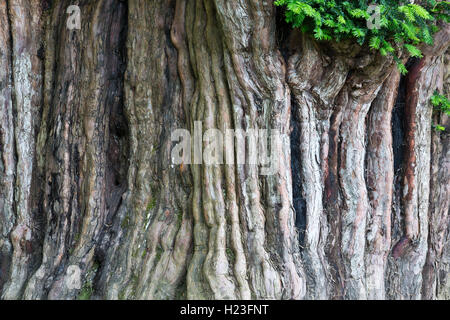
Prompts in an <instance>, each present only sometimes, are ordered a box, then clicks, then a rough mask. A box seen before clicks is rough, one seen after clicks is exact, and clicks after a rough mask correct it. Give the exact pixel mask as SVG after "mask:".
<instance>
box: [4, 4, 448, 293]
mask: <svg viewBox="0 0 450 320" xmlns="http://www.w3.org/2000/svg"><path fill="white" fill-rule="evenodd" d="M71 5H75V6H79V8H80V11H81V28H80V29H77V28H75V29H72V28H69V27H68V19H70V18H71V16H70V13H67V9H68V7H69V6H71ZM0 24H1V25H2V29H1V30H0V106H1V108H0V230H1V235H0V293H1V297H2V299H76V298H80V299H438V298H439V299H448V298H449V297H450V277H449V271H450V235H449V223H450V221H449V216H448V211H449V194H450V187H449V185H450V174H449V169H450V162H449V161H450V151H449V143H450V141H449V135H448V132H444V133H438V132H436V131H434V130H433V129H432V123H442V124H443V125H445V126H447V127H448V118H447V116H445V115H443V114H439V113H438V112H433V108H432V106H431V104H430V102H429V100H430V97H431V95H432V94H433V93H434V91H435V90H438V91H440V92H441V93H444V94H446V95H447V96H448V94H449V90H450V69H449V67H448V65H449V64H448V59H449V54H448V52H447V53H446V50H447V48H448V45H449V43H450V31H449V28H448V26H444V27H443V29H442V30H441V31H440V32H439V33H438V34H437V35H436V41H435V43H436V44H435V45H434V46H432V47H427V48H424V50H423V51H424V53H425V56H424V57H423V58H422V59H420V60H419V59H409V61H408V64H407V65H408V69H409V73H408V74H407V75H406V76H400V74H399V72H398V70H397V67H396V64H395V62H394V61H393V59H392V58H389V57H383V56H381V55H378V54H375V53H374V52H373V51H369V50H368V49H366V48H364V47H360V46H358V45H356V44H353V43H351V42H342V43H339V44H337V43H330V42H327V43H320V42H317V41H314V40H312V39H311V38H310V37H309V36H307V35H303V34H301V33H299V32H298V31H297V30H291V28H290V27H289V26H287V25H286V24H285V23H284V22H283V17H282V12H277V11H276V9H275V7H274V5H273V3H272V1H258V0H242V1H227V0H167V1H148V0H128V1H121V0H97V1H89V0H61V1H51V0H28V1H25V0H6V1H2V2H0ZM402 59H403V60H404V61H407V60H408V57H407V56H404V57H402ZM199 123H201V125H202V128H203V131H206V130H208V129H215V128H217V129H219V130H220V131H221V132H225V131H226V130H227V129H242V130H247V131H248V130H251V129H267V130H269V132H272V133H273V132H279V133H280V134H281V135H280V137H281V140H280V141H279V142H278V143H275V142H274V141H271V142H270V143H269V145H268V146H267V148H268V149H270V150H271V151H272V152H275V154H277V155H278V156H277V159H276V160H277V163H278V170H276V172H275V174H268V175H263V174H261V173H262V169H263V168H262V167H261V166H258V165H254V164H250V163H248V162H246V164H240V163H239V162H238V159H239V158H241V157H244V158H245V159H248V157H249V154H250V153H251V150H252V148H255V146H253V145H252V144H251V143H248V144H246V147H245V149H243V150H242V149H240V148H239V146H237V144H234V145H233V148H232V149H228V150H225V152H226V153H227V154H229V155H231V158H233V159H234V160H235V161H234V164H226V165H207V164H205V163H203V164H198V161H197V162H194V163H193V164H189V163H181V164H175V163H174V162H173V156H172V149H173V147H174V145H175V142H174V141H172V133H173V132H174V131H175V130H177V129H187V130H189V131H190V132H191V133H192V134H193V133H194V131H195V130H196V128H197V125H198V124H199ZM202 134H203V132H201V133H200V135H202ZM193 135H194V134H193ZM196 147H198V146H194V149H195V148H196ZM202 147H203V149H206V148H207V147H208V143H207V142H206V141H204V142H203V146H202ZM256 148H260V147H259V146H258V147H256ZM193 157H196V155H194V156H193ZM188 160H190V159H188ZM197 160H198V159H197ZM272 160H273V159H272Z"/></svg>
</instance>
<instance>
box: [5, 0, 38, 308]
mask: <svg viewBox="0 0 450 320" xmlns="http://www.w3.org/2000/svg"><path fill="white" fill-rule="evenodd" d="M5 15H6V17H5ZM2 19H3V22H4V23H5V24H4V25H6V26H7V27H6V29H5V31H4V32H2V33H3V35H2V42H3V43H2V48H3V49H2V50H4V51H5V52H4V56H3V58H2V61H4V62H3V64H10V66H6V65H4V66H5V71H6V73H5V76H4V77H5V78H4V80H3V79H2V81H5V84H6V85H7V84H8V82H9V83H10V85H11V88H12V89H11V92H5V93H6V96H5V97H6V101H5V102H6V103H5V105H4V107H2V111H1V112H2V114H3V113H4V117H5V120H6V121H8V122H9V123H5V124H6V125H8V127H6V128H5V133H6V134H5V139H6V140H5V141H4V142H3V143H4V145H5V146H6V148H5V150H2V153H3V157H4V160H3V161H4V164H5V169H6V171H5V173H6V174H5V182H6V183H7V185H6V189H5V191H6V193H7V197H6V198H5V200H6V202H5V204H6V206H7V207H5V208H4V210H5V211H4V216H5V218H6V219H5V227H6V228H7V230H5V231H6V232H10V234H9V240H10V241H11V242H10V244H6V243H7V240H6V241H5V247H4V248H8V247H11V246H12V255H11V257H10V258H6V259H5V260H4V261H5V266H4V267H2V269H3V270H5V269H9V270H8V273H9V276H8V279H9V280H8V281H7V282H6V283H5V284H4V288H3V295H2V297H3V298H4V299H14V298H15V299H17V298H19V297H20V296H21V294H22V290H23V286H24V284H25V282H26V280H27V278H28V276H29V271H30V270H29V269H30V265H31V264H32V262H33V257H32V256H33V251H34V248H33V246H34V244H35V242H36V241H37V235H36V233H37V232H36V229H35V227H36V224H35V218H34V215H35V214H36V213H37V212H36V202H35V200H34V199H33V195H32V193H33V190H34V188H33V187H34V185H33V182H32V180H33V168H34V165H35V163H34V162H35V144H36V131H37V128H38V126H39V118H40V105H41V95H42V61H41V57H40V56H39V54H38V53H39V51H40V49H41V48H40V46H41V36H42V35H41V6H40V2H39V1H37V0H34V1H22V0H11V1H7V3H6V5H5V3H4V2H3V4H2ZM7 32H9V34H7ZM3 44H4V45H5V46H3ZM6 88H7V87H6ZM7 90H8V89H7ZM8 91H9V90H8ZM11 118H12V119H11ZM11 120H12V122H11ZM8 131H9V132H8ZM13 137H14V139H13ZM3 143H2V144H3ZM13 150H14V151H13ZM12 156H14V159H12ZM14 162H15V163H14ZM13 172H14V173H13ZM12 175H14V178H13V179H14V196H13V197H11V193H10V191H8V189H9V188H10V187H11V185H9V186H8V182H9V181H11V179H12ZM1 180H3V179H1ZM8 193H9V197H8ZM12 198H13V199H12ZM11 200H13V201H14V203H13V204H11ZM12 211H13V212H14V217H13V216H12ZM2 247H3V246H2ZM6 250H7V251H9V253H7V254H6V255H9V254H10V252H11V249H6ZM7 259H8V260H9V259H10V261H9V262H7ZM2 265H3V261H2Z"/></svg>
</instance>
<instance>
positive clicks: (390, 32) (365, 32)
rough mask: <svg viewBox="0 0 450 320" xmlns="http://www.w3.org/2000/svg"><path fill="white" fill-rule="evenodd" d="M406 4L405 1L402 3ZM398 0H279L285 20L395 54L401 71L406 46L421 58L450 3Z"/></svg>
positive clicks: (327, 36) (318, 35)
mask: <svg viewBox="0 0 450 320" xmlns="http://www.w3.org/2000/svg"><path fill="white" fill-rule="evenodd" d="M402 2H403V3H404V4H403V3H402ZM405 2H407V1H397V0H352V1H350V0H348V1H338V0H277V1H275V4H276V5H278V6H284V7H286V21H287V22H288V23H291V24H292V25H293V26H294V27H296V28H300V29H301V31H302V32H305V33H311V34H313V35H314V37H315V38H316V39H317V40H335V41H341V40H343V39H355V40H356V41H357V42H358V43H359V44H360V45H364V44H368V45H369V46H370V48H371V49H373V50H378V51H380V53H381V54H382V55H388V54H390V55H392V56H393V57H394V58H395V60H396V62H397V64H398V66H399V69H400V71H401V72H402V73H403V74H405V73H406V72H407V71H406V68H405V66H404V65H403V64H402V63H401V62H400V60H399V59H398V50H399V49H400V48H401V47H403V48H404V49H406V50H407V51H408V52H409V54H410V55H411V56H413V57H422V52H421V51H420V49H419V48H418V47H417V45H418V44H420V43H427V44H432V43H433V34H434V33H435V32H436V31H437V26H436V22H437V21H439V20H443V21H446V22H448V21H449V10H450V2H449V1H442V2H437V1H436V0H425V1H422V5H418V4H414V3H405ZM370 5H377V8H378V9H377V12H376V13H377V14H378V15H379V19H378V20H377V22H378V25H377V27H376V28H372V27H370V26H371V23H374V13H373V12H370V10H369V6H370Z"/></svg>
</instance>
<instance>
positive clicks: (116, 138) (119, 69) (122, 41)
mask: <svg viewBox="0 0 450 320" xmlns="http://www.w3.org/2000/svg"><path fill="white" fill-rule="evenodd" d="M115 15H116V18H117V21H120V22H121V24H117V23H114V21H113V22H112V24H111V26H110V28H111V29H110V30H109V35H110V37H112V36H114V34H115V33H117V32H118V33H119V40H118V43H115V41H114V40H111V39H110V43H109V45H113V46H114V47H113V48H110V50H109V52H111V57H110V58H109V59H108V61H109V63H111V64H112V65H113V67H111V68H108V70H112V71H116V72H115V73H111V74H110V75H108V79H111V82H112V84H111V87H112V92H111V94H110V95H109V96H108V98H107V104H108V105H110V106H111V109H110V110H109V112H110V116H109V124H108V126H109V141H108V148H107V151H106V185H105V189H106V192H105V195H106V210H107V214H106V219H105V223H104V225H103V231H102V233H101V234H100V237H99V246H97V248H96V251H95V256H94V265H97V266H98V267H97V268H96V269H97V271H96V274H95V277H94V279H93V289H94V295H101V291H102V284H101V283H100V282H101V275H102V272H103V263H104V261H105V258H106V252H107V250H108V249H109V246H110V241H111V239H114V237H115V234H116V232H117V227H118V221H117V220H118V219H117V213H118V210H119V208H120V207H121V205H122V197H123V194H124V193H125V191H126V190H127V189H128V179H127V177H128V170H129V166H130V163H129V152H130V143H131V142H130V129H129V120H128V119H127V117H126V113H125V101H124V99H125V96H124V83H125V72H126V70H127V61H128V57H127V34H128V3H126V2H120V4H119V5H118V7H117V9H116V13H115ZM112 28H116V29H115V30H112ZM117 28H120V30H117Z"/></svg>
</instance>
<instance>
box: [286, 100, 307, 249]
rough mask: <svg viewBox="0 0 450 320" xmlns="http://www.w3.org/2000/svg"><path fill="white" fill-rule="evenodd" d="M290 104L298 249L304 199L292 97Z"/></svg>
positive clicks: (302, 231)
mask: <svg viewBox="0 0 450 320" xmlns="http://www.w3.org/2000/svg"><path fill="white" fill-rule="evenodd" d="M291 103H292V105H291V137H290V138H291V168H292V169H291V170H292V193H293V195H292V196H293V202H294V209H295V226H296V227H297V229H298V232H299V237H298V239H299V242H300V249H302V248H303V245H304V239H305V231H306V200H305V198H304V197H303V193H302V192H303V191H302V178H301V170H302V168H301V148H300V122H299V121H298V119H297V116H296V112H295V110H296V109H297V107H298V106H297V104H296V102H295V101H294V99H292V102H291Z"/></svg>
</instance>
